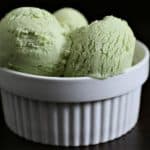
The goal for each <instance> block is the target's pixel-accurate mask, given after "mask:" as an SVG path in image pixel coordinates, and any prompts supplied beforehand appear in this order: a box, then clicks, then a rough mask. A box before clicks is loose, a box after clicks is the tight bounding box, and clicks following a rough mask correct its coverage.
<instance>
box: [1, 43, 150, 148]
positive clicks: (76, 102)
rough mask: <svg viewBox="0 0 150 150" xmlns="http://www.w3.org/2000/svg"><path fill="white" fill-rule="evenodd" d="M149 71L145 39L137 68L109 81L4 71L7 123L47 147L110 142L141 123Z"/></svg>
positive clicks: (139, 47)
mask: <svg viewBox="0 0 150 150" xmlns="http://www.w3.org/2000/svg"><path fill="white" fill-rule="evenodd" d="M148 71H149V52H148V48H147V47H146V46H145V45H144V44H142V43H141V42H139V41H137V42H136V52H135V57H134V65H133V66H132V67H131V68H129V69H128V70H126V71H125V72H124V73H122V74H120V75H117V76H114V77H110V78H108V79H104V80H98V79H94V78H90V77H76V78H63V77H62V78H60V77H44V76H37V75H31V74H26V73H20V72H16V71H12V70H9V69H3V68H0V87H1V95H2V104H3V111H4V116H5V121H6V124H7V126H8V127H9V128H10V129H11V130H12V131H13V132H14V133H16V134H17V135H19V136H21V137H24V138H26V139H28V140H32V141H35V142H39V143H43V144H50V145H60V146H81V145H84V146H85V145H93V144H98V143H104V142H108V141H110V140H113V139H116V138H118V137H121V136H122V135H124V134H126V133H127V132H128V131H130V130H131V129H132V128H133V127H134V126H135V124H136V123H137V120H138V114H139V108H140V95H141V88H142V85H143V83H144V82H145V81H146V79H147V77H148Z"/></svg>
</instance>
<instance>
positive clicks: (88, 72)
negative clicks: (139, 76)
mask: <svg viewBox="0 0 150 150" xmlns="http://www.w3.org/2000/svg"><path fill="white" fill-rule="evenodd" d="M71 39H72V46H71V53H70V56H69V60H68V62H67V65H66V69H65V76H92V77H96V78H100V79H102V78H107V77H110V76H114V75H117V74H119V73H122V72H123V71H124V70H125V69H126V68H128V67H130V66H131V65H132V60H133V54H134V49H135V37H134V34H133V32H132V30H131V28H130V27H129V26H128V24H127V22H126V21H124V20H121V19H119V18H116V17H113V16H107V17H105V18H104V19H103V20H101V21H95V22H93V23H92V24H90V25H89V26H87V27H82V28H80V29H77V30H76V31H74V32H72V33H71Z"/></svg>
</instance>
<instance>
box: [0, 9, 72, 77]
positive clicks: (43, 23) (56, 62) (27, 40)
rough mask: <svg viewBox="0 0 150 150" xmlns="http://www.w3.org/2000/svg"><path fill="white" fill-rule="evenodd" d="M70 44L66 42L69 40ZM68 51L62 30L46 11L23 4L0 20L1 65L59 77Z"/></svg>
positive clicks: (53, 17)
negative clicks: (23, 5)
mask: <svg viewBox="0 0 150 150" xmlns="http://www.w3.org/2000/svg"><path fill="white" fill-rule="evenodd" d="M68 43H69V42H68ZM67 52H68V46H67V44H66V37H65V36H64V29H63V28H62V27H61V25H60V24H59V22H58V21H57V19H56V18H55V16H53V15H52V14H50V13H49V12H47V11H46V10H43V9H39V8H33V7H22V8H17V9H15V10H13V11H11V12H10V13H8V14H7V15H6V16H5V17H4V18H3V19H2V20H1V22H0V65H1V66H2V67H7V68H11V69H14V70H17V71H21V72H27V73H32V74H38V75H48V76H59V75H61V74H62V71H63V70H64V64H65V57H66V55H67Z"/></svg>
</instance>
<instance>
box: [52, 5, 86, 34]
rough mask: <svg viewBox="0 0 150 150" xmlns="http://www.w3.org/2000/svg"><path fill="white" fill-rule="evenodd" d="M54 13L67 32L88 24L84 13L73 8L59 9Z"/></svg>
mask: <svg viewBox="0 0 150 150" xmlns="http://www.w3.org/2000/svg"><path fill="white" fill-rule="evenodd" d="M54 15H55V16H56V18H57V19H58V21H59V22H60V23H61V25H62V26H63V27H64V29H65V30H66V31H67V32H69V31H73V30H75V29H77V28H80V27H82V26H86V25H87V24H88V21H87V20H86V18H85V17H84V15H83V14H81V13H80V12H79V11H78V10H76V9H73V8H62V9H59V10H57V11H56V12H54Z"/></svg>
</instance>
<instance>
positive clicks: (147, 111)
mask: <svg viewBox="0 0 150 150" xmlns="http://www.w3.org/2000/svg"><path fill="white" fill-rule="evenodd" d="M149 88H150V85H149V82H147V83H146V84H145V85H144V87H143V92H142V99H141V111H140V117H139V121H138V123H137V125H136V127H135V128H134V129H133V130H132V131H131V132H129V133H128V134H127V135H125V136H123V137H122V138H120V139H117V140H115V141H112V142H109V143H107V144H99V145H95V146H88V147H80V148H64V147H55V146H45V145H42V144H36V143H33V142H29V141H26V140H24V139H22V138H20V137H18V136H16V135H15V134H13V133H12V132H11V131H10V130H9V129H8V128H7V127H6V125H5V122H4V118H3V113H2V111H0V150H11V149H14V150H47V149H49V150H59V149H60V150H150V90H149ZM0 110H1V107H0Z"/></svg>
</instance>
